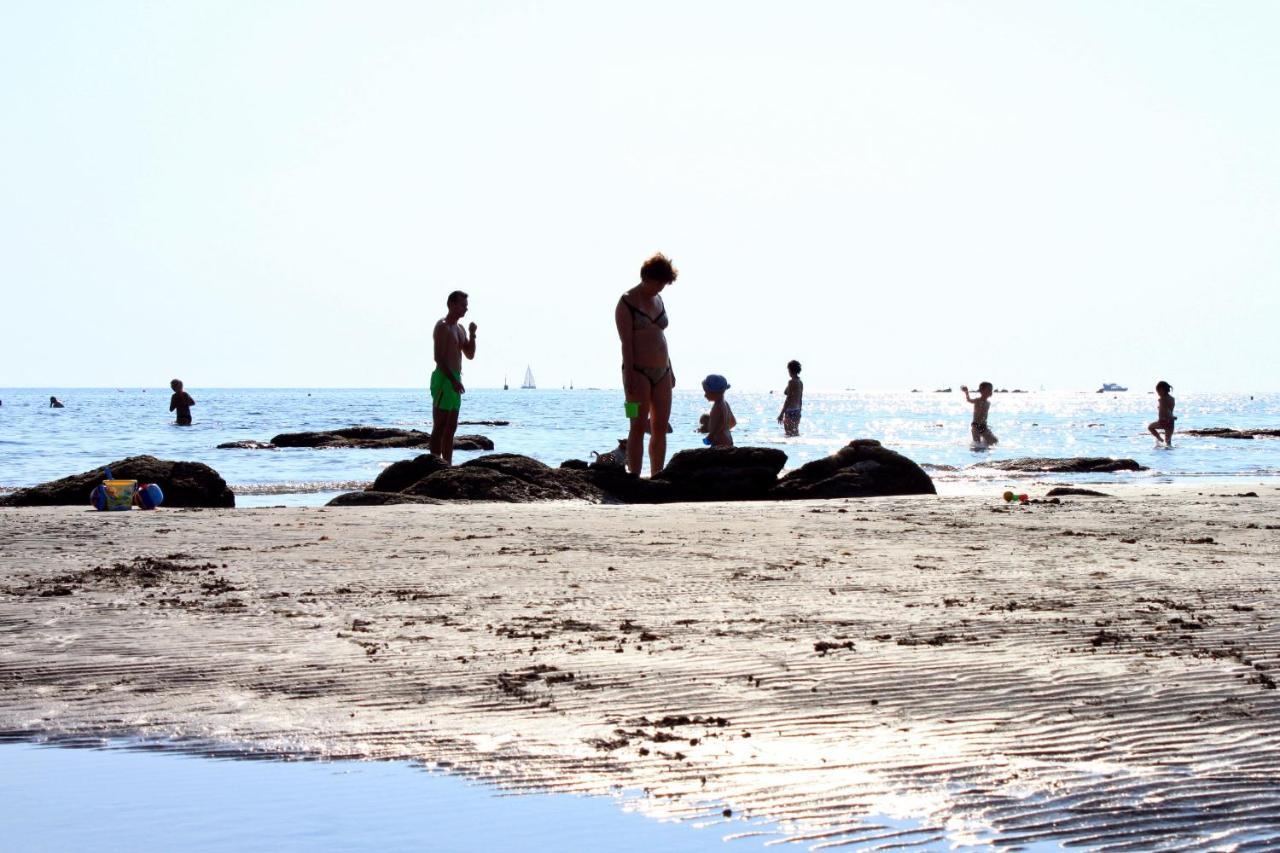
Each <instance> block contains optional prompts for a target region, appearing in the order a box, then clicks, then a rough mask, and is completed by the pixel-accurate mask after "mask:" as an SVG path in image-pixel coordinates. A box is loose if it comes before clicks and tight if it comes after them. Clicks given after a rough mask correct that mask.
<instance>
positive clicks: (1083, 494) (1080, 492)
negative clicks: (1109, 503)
mask: <svg viewBox="0 0 1280 853" xmlns="http://www.w3.org/2000/svg"><path fill="white" fill-rule="evenodd" d="M1045 497H1047V498H1066V497H1077V498H1109V497H1111V495H1109V494H1107V493H1106V492H1098V491H1094V490H1093V489H1081V488H1079V487H1077V486H1056V487H1054V488H1052V489H1050V490H1049V491H1048V492H1046V493H1045Z"/></svg>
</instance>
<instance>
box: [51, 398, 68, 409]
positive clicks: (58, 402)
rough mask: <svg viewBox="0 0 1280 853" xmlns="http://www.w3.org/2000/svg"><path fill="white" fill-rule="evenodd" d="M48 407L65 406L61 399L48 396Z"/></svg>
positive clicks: (57, 407)
mask: <svg viewBox="0 0 1280 853" xmlns="http://www.w3.org/2000/svg"><path fill="white" fill-rule="evenodd" d="M49 408H51V409H65V408H66V406H64V405H62V401H61V400H59V399H58V398H57V397H50V398H49Z"/></svg>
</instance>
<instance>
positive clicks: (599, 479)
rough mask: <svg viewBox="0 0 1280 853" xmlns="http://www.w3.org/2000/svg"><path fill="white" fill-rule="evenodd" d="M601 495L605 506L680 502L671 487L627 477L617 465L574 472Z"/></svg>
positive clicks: (651, 480)
mask: <svg viewBox="0 0 1280 853" xmlns="http://www.w3.org/2000/svg"><path fill="white" fill-rule="evenodd" d="M572 473H575V474H580V475H581V476H582V477H583V478H584V479H586V480H587V481H588V482H589V483H591V484H592V485H593V486H595V487H596V488H597V489H599V490H600V491H601V492H603V494H604V501H605V502H606V503H623V504H665V503H672V502H674V501H678V500H682V498H681V497H680V496H679V492H678V490H677V488H676V486H674V485H673V484H671V483H669V482H667V481H666V480H661V479H645V478H643V477H637V476H635V475H634V474H628V473H627V470H626V469H625V468H622V467H620V466H617V465H601V466H592V467H591V468H590V469H589V470H587V471H581V472H578V471H574V472H572Z"/></svg>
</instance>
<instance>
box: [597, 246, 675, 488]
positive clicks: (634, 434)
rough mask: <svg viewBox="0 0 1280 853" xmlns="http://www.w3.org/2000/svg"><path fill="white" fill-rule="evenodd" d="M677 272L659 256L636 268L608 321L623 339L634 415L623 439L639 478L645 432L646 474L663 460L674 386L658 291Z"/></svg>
mask: <svg viewBox="0 0 1280 853" xmlns="http://www.w3.org/2000/svg"><path fill="white" fill-rule="evenodd" d="M676 275H677V272H676V268H675V267H674V266H672V265H671V261H670V260H669V259H668V258H667V257H666V256H665V255H663V254H662V253H658V254H656V255H654V256H653V257H652V258H650V259H649V260H647V261H645V262H644V264H643V265H642V266H641V267H640V283H639V284H637V285H636V286H635V287H633V288H631V289H630V290H628V291H627V292H626V293H624V294H622V298H621V299H619V300H618V307H617V308H616V309H614V312H613V319H614V322H615V323H616V324H617V326H618V338H619V339H620V340H621V341H622V388H623V390H624V391H625V392H626V395H627V402H628V403H636V404H637V405H638V406H639V413H638V414H637V416H636V417H634V418H632V419H631V431H630V432H629V433H628V435H627V470H628V471H630V472H631V473H632V474H639V473H640V469H641V467H642V466H643V465H644V434H645V433H646V432H648V433H649V476H653V475H654V474H657V473H658V472H660V471H661V470H662V466H663V465H664V464H666V461H667V421H669V420H670V419H671V389H673V388H674V387H675V385H676V377H675V374H674V373H672V372H671V357H670V356H669V355H668V354H667V336H666V334H665V332H664V330H665V329H666V328H667V309H666V307H665V306H664V305H663V304H662V296H661V295H660V294H661V293H662V289H663V288H664V287H666V286H667V285H668V284H671V283H672V282H673V281H675V280H676Z"/></svg>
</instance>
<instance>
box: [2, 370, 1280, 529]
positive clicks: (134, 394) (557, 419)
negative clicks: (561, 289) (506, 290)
mask: <svg viewBox="0 0 1280 853" xmlns="http://www.w3.org/2000/svg"><path fill="white" fill-rule="evenodd" d="M190 390H191V392H192V394H193V396H194V397H195V398H196V401H197V405H196V407H195V410H194V415H195V424H194V425H192V426H190V427H178V426H175V425H174V424H173V417H172V415H171V414H170V413H169V411H168V404H169V391H168V389H167V388H163V387H161V388H154V389H146V390H143V389H137V388H126V389H121V390H116V389H101V388H93V389H75V388H8V389H0V400H2V401H3V405H0V489H13V488H17V487H22V486H30V485H34V484H36V483H41V482H44V481H47V480H51V479H56V478H58V477H64V476H67V475H69V474H75V473H79V472H81V471H87V470H90V469H92V468H94V467H96V466H101V465H104V464H107V463H109V462H111V461H113V460H116V459H121V458H123V457H126V456H132V455H137V454H150V455H153V456H157V457H160V458H163V459H182V460H194V461H199V462H205V463H207V464H209V465H211V466H213V467H214V468H215V469H216V470H217V471H218V472H219V473H220V474H222V476H223V477H224V478H225V479H226V480H227V482H228V483H229V484H230V485H231V487H232V489H233V490H234V491H235V492H236V496H237V505H239V506H253V505H262V504H287V505H305V504H318V503H324V502H325V501H326V500H328V499H329V498H330V497H332V496H333V495H335V494H338V493H340V492H343V491H350V490H352V489H357V488H361V487H363V485H365V484H367V483H368V482H370V481H372V480H373V479H374V477H376V476H377V475H378V472H379V471H381V470H382V469H383V468H384V467H386V466H387V465H389V464H390V463H392V462H394V461H396V460H399V459H406V458H410V457H412V456H414V455H416V454H417V453H418V452H420V451H415V450H313V449H293V448H291V449H283V450H276V451H264V450H218V449H217V445H219V444H221V443H224V442H228V441H235V440H238V439H258V440H263V441H265V440H268V439H270V438H271V437H272V436H274V435H277V434H279V433H282V432H299V431H306V430H326V429H337V428H340V427H345V426H351V425H354V424H373V425H378V426H388V427H398V428H403V429H422V430H429V429H430V416H431V415H430V404H429V403H430V401H429V400H428V399H427V396H426V393H425V391H424V390H423V389H304V388H286V389H262V388H253V389H222V388H217V389H201V388H199V387H198V386H193V387H192V388H191V389H190ZM52 395H56V396H57V397H58V398H59V399H61V400H62V401H63V402H64V403H65V404H66V408H63V409H50V408H49V407H48V404H49V397H50V396H52ZM728 399H729V401H730V403H731V405H732V406H733V409H734V412H735V414H736V415H737V419H738V423H739V426H738V429H737V430H736V431H735V433H734V437H735V440H736V441H737V443H738V444H741V445H761V446H773V447H779V448H781V449H783V450H785V451H786V453H787V457H788V463H787V467H789V468H794V467H798V466H799V465H801V464H803V463H805V462H808V461H810V460H812V459H816V458H819V457H821V456H825V455H826V454H828V453H831V452H832V451H833V450H835V449H837V448H839V447H840V446H842V445H843V444H845V443H846V442H848V441H849V440H850V439H854V438H876V439H879V440H880V441H881V442H882V443H883V444H885V445H886V446H888V447H890V448H893V449H894V450H897V451H899V452H901V453H903V454H905V455H907V456H908V457H910V458H912V459H914V460H915V461H917V462H919V463H921V464H923V465H926V466H927V468H928V469H929V470H930V473H931V474H932V475H933V477H934V478H935V480H936V481H938V484H939V488H940V489H941V490H943V491H946V490H947V489H949V488H953V489H955V488H961V489H962V488H966V487H972V486H973V485H975V484H979V485H980V484H985V483H990V482H995V481H999V482H1003V481H1006V480H1011V479H1014V478H1011V477H1010V476H1009V475H1008V474H1005V473H1001V472H991V471H985V470H983V469H981V468H974V467H972V466H974V464H975V463H978V462H982V461H985V460H994V459H1008V458H1013V457H1018V456H1051V457H1053V456H1114V457H1129V458H1133V459H1136V460H1137V461H1138V462H1140V463H1141V464H1143V465H1146V466H1148V467H1149V468H1150V470H1149V471H1146V472H1141V473H1137V474H1132V473H1129V474H1116V475H1092V476H1089V477H1076V478H1070V477H1055V478H1054V479H1055V480H1062V481H1070V480H1073V479H1074V480H1075V481H1089V482H1104V483H1105V482H1114V481H1121V482H1139V483H1140V482H1178V481H1199V482H1203V481H1205V480H1207V479H1218V480H1236V479H1248V478H1252V479H1258V478H1269V477H1275V476H1277V475H1280V439H1267V438H1261V439H1257V440H1253V441H1240V440H1232V439H1222V438H1205V437H1196V436H1185V435H1182V436H1175V440H1174V445H1175V446H1174V447H1173V448H1172V449H1171V450H1170V449H1161V448H1156V447H1155V442H1154V441H1153V440H1152V438H1151V436H1150V435H1149V434H1148V433H1147V432H1146V424H1147V423H1148V422H1149V421H1151V420H1154V418H1155V409H1156V399H1155V395H1154V394H1153V393H1146V392H1136V391H1130V392H1127V393H1111V394H1097V393H1088V392H1030V393H1025V394H1015V393H1003V394H1002V393H997V394H996V395H995V396H994V397H993V398H992V399H993V402H992V407H991V417H990V423H991V427H992V429H993V430H994V431H995V433H996V434H997V435H998V436H999V437H1000V444H999V445H998V446H997V447H996V448H994V449H992V450H990V451H986V452H975V451H973V450H971V449H970V444H969V421H970V419H971V410H970V407H969V406H968V405H967V404H966V403H965V402H964V398H963V396H962V395H961V394H960V393H959V392H958V391H957V392H953V393H950V394H943V393H934V392H929V391H925V392H921V393H910V392H870V391H868V392H860V391H846V392H816V391H811V392H808V393H807V394H806V397H805V406H804V419H803V421H802V423H801V436H800V437H799V438H792V439H787V438H784V437H783V435H782V428H781V426H780V425H779V424H778V423H777V422H776V417H777V415H778V410H779V408H780V407H781V402H782V398H781V396H780V394H778V393H772V394H771V393H769V392H750V391H746V392H739V391H737V390H733V391H730V392H729V395H728ZM1177 399H1178V409H1177V411H1178V418H1179V419H1178V428H1179V429H1188V428H1196V427H1213V426H1229V427H1236V428H1276V427H1280V394H1257V395H1253V396H1250V395H1247V394H1195V393H1190V392H1186V393H1179V394H1178V395H1177ZM622 402H623V400H622V395H621V392H619V391H615V390H575V391H569V390H535V391H523V390H516V389H512V390H510V391H500V390H491V389H475V390H471V391H468V392H467V395H466V398H465V402H464V404H463V409H462V420H464V421H468V420H470V421H480V420H506V421H510V425H509V426H501V427H490V426H465V425H464V426H462V427H460V428H459V433H462V434H465V433H480V434H483V435H487V436H489V437H490V438H492V439H493V441H494V444H495V452H501V453H521V454H525V455H528V456H532V457H534V458H535V459H539V460H541V461H543V462H545V463H547V464H548V465H552V466H556V465H559V464H560V463H561V462H562V461H564V460H566V459H589V458H590V457H589V454H590V452H591V451H593V450H595V451H601V452H603V451H606V450H610V449H612V448H613V447H615V446H616V444H617V441H618V439H619V438H620V437H622V436H623V435H625V434H626V429H627V422H626V420H625V418H624V416H623V407H622ZM706 408H707V402H706V400H705V399H703V397H702V395H701V393H699V392H696V391H694V390H690V389H686V390H677V392H676V398H675V405H674V411H673V413H672V419H671V423H672V427H673V429H674V432H673V433H672V435H671V436H670V440H669V448H670V452H671V453H674V452H676V451H679V450H682V449H685V448H696V447H701V446H702V443H701V436H700V435H698V434H697V433H696V432H695V426H696V424H697V419H698V415H699V414H700V413H701V412H703V411H705V410H706ZM475 455H477V454H473V453H458V454H456V455H455V462H457V461H466V459H468V458H471V457H473V456H475Z"/></svg>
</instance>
